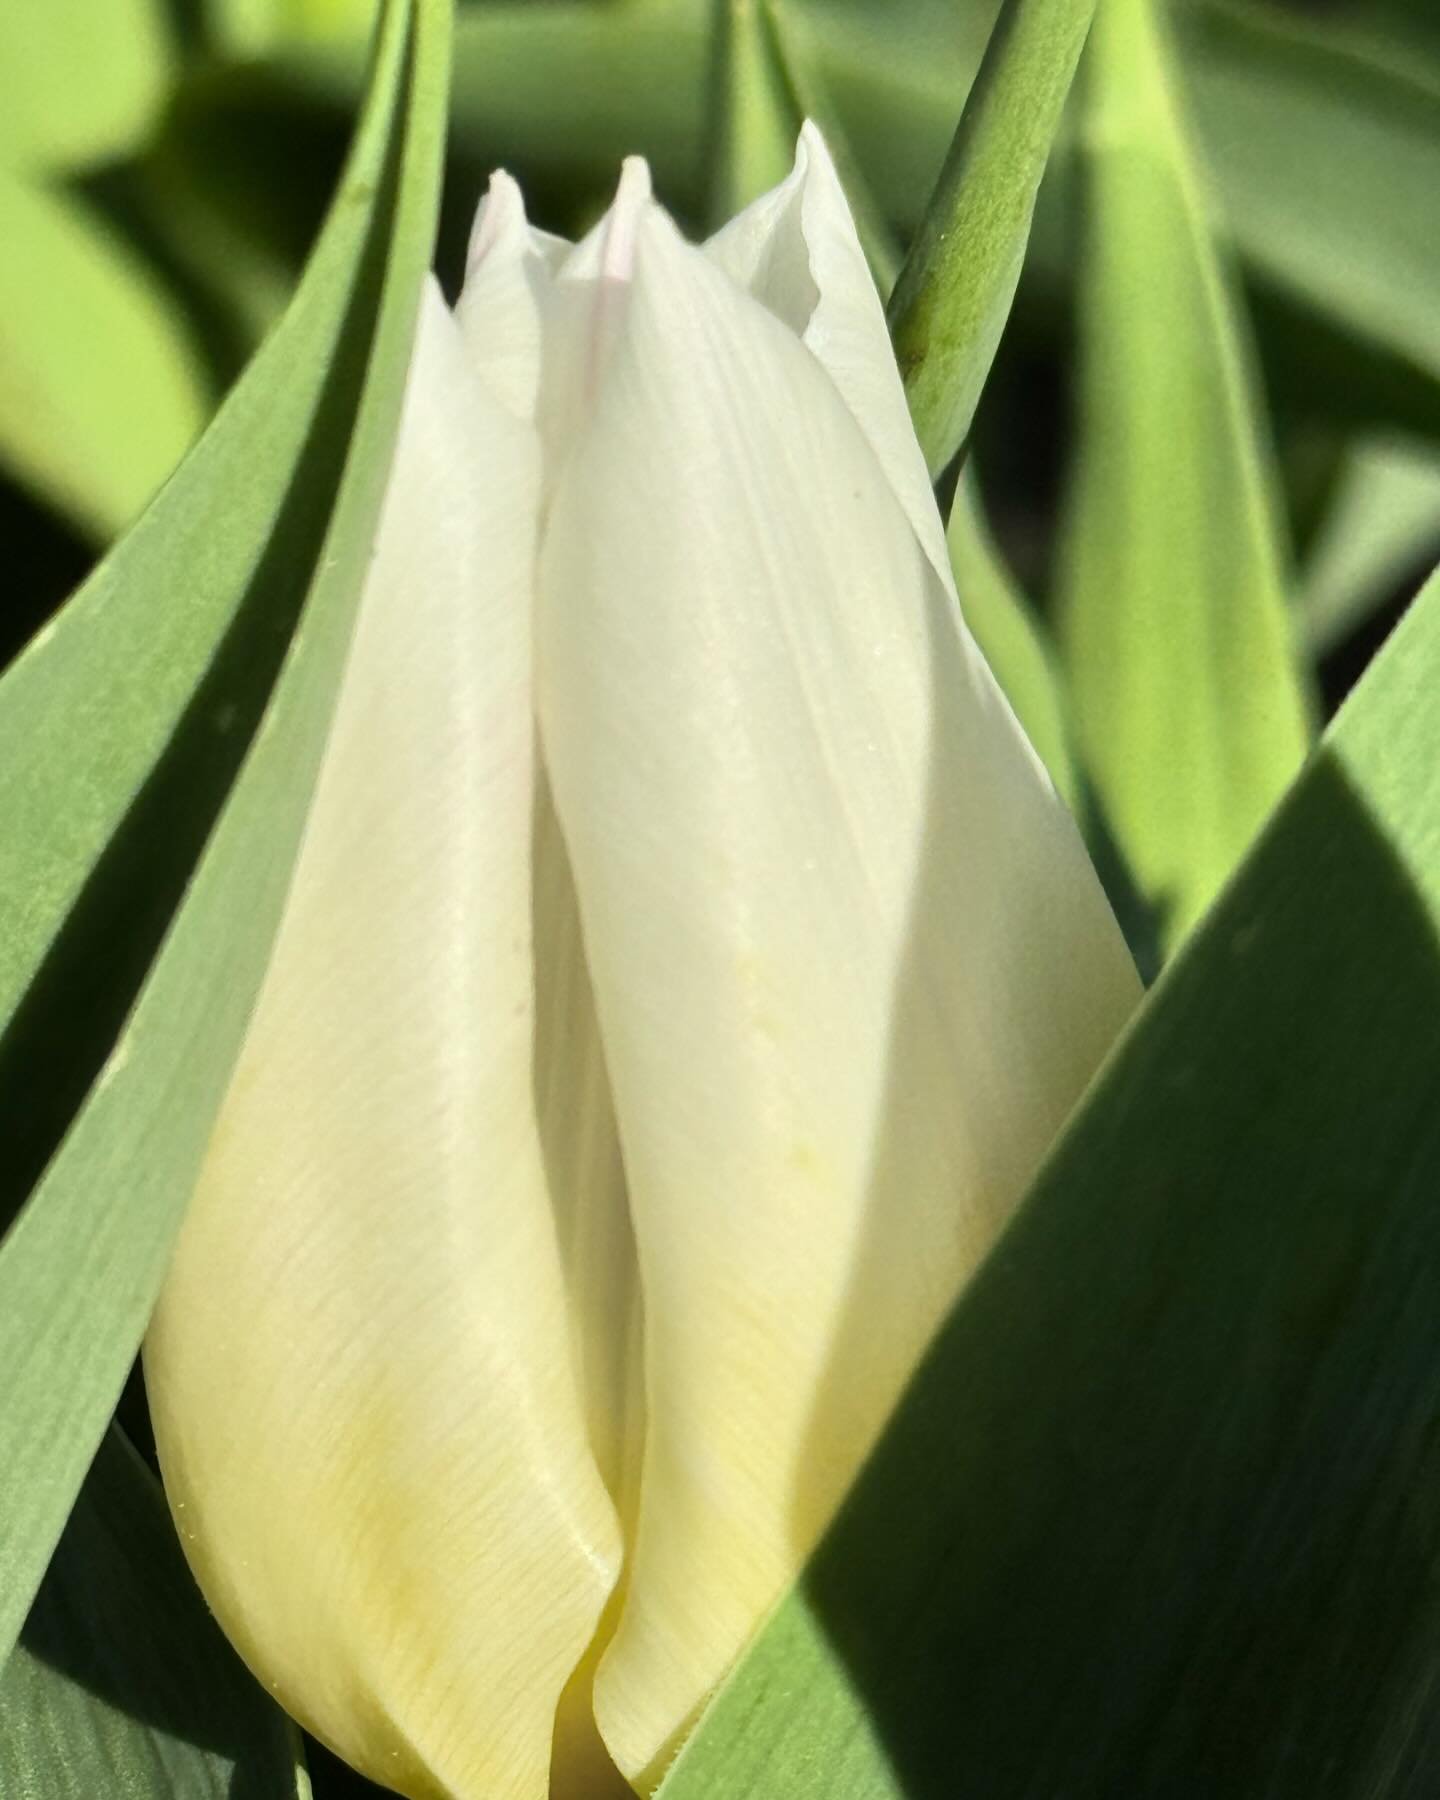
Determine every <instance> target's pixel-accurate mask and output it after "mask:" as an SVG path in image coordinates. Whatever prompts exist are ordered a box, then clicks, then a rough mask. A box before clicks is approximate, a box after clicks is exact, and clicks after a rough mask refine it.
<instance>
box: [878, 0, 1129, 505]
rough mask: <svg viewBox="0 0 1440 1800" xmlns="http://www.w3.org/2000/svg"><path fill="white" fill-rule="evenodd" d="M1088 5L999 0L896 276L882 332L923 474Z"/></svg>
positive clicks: (1035, 181) (1057, 109)
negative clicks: (886, 330)
mask: <svg viewBox="0 0 1440 1800" xmlns="http://www.w3.org/2000/svg"><path fill="white" fill-rule="evenodd" d="M1094 11H1095V0H1005V5H1004V6H1003V7H1002V9H1001V12H1000V17H999V19H998V20H997V21H996V25H995V30H994V33H993V34H992V36H991V39H990V43H989V45H988V47H987V49H986V52H985V58H984V61H983V62H982V63H981V65H980V73H979V75H978V76H977V77H976V80H975V85H974V87H973V88H971V90H970V93H969V96H968V98H967V99H966V101H965V108H964V111H963V112H962V113H961V115H960V123H959V126H958V127H957V129H956V132H955V139H954V142H953V143H952V145H951V147H950V154H949V155H948V156H947V158H946V159H945V166H944V168H943V169H942V171H941V173H940V180H939V182H938V184H937V186H936V189H935V192H934V195H933V196H932V197H931V201H930V204H929V206H928V207H927V208H926V211H925V216H924V218H923V219H922V220H921V222H920V228H919V230H918V231H917V233H916V235H915V240H914V242H913V244H912V245H911V247H910V253H909V255H908V256H907V257H906V259H905V264H904V266H903V267H902V269H901V270H900V275H899V279H898V280H897V281H896V283H895V291H894V293H893V294H892V295H891V298H890V309H889V311H890V335H891V337H892V339H893V340H894V344H895V354H896V358H897V360H898V361H899V364H900V371H901V374H902V375H903V376H904V378H905V392H906V396H907V398H908V399H909V402H910V414H911V417H912V418H913V419H914V421H915V430H916V434H917V436H918V437H919V439H920V443H921V447H922V448H923V449H924V451H925V457H926V461H927V462H928V463H929V465H930V469H931V472H932V473H938V472H939V471H940V470H941V469H943V468H945V467H946V466H947V465H948V464H949V463H950V461H951V460H952V458H953V457H954V456H955V454H956V452H957V451H958V450H959V449H960V448H961V446H962V445H963V444H964V442H965V439H966V437H967V436H968V435H969V431H970V421H971V419H972V418H973V417H974V413H975V407H976V405H977V403H978V401H979V399H980V391H981V389H982V388H983V387H984V385H985V377H986V376H987V375H988V374H989V373H990V364H991V363H992V361H993V360H994V357H995V351H996V349H997V347H998V345H999V343H1000V334H1001V332H1002V331H1003V330H1004V328H1005V321H1006V319H1007V318H1008V317H1009V315H1010V304H1011V302H1012V301H1013V299H1014V298H1015V289H1016V286H1017V284H1018V283H1019V280H1020V267H1021V264H1022V263H1023V262H1024V260H1025V245H1026V242H1027V240H1028V238H1029V236H1030V220H1031V218H1032V216H1033V214H1034V211H1035V195H1036V192H1037V190H1038V189H1039V186H1040V177H1041V176H1042V175H1043V174H1044V172H1045V163H1046V159H1047V158H1048V156H1049V154H1050V146H1051V143H1052V142H1053V140H1054V137H1055V132H1056V129H1057V128H1058V126H1059V123H1060V113H1061V109H1062V108H1063V106H1064V104H1065V96H1066V95H1067V94H1068V93H1069V91H1070V81H1071V77H1072V76H1073V75H1074V73H1075V64H1076V62H1077V61H1078V59H1079V56H1080V51H1081V48H1082V46H1083V45H1084V42H1085V34H1086V33H1087V31H1088V30H1089V29H1090V20H1091V17H1092V15H1093V14H1094Z"/></svg>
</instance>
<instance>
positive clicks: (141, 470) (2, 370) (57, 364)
mask: <svg viewBox="0 0 1440 1800" xmlns="http://www.w3.org/2000/svg"><path fill="white" fill-rule="evenodd" d="M0 240H3V242H4V244H5V246H6V252H5V255H4V257H3V258H0V458H3V459H4V461H5V462H6V463H7V464H8V465H9V467H10V468H11V470H12V471H13V472H14V473H15V474H16V475H17V476H18V477H19V478H20V479H21V480H22V481H23V482H24V483H25V484H26V485H27V486H28V487H29V488H31V489H32V490H33V491H34V492H35V493H36V494H38V495H39V496H40V497H41V498H42V499H44V500H46V501H48V502H49V503H50V504H51V505H52V506H54V507H55V508H56V509H57V510H58V511H59V512H61V513H62V514H64V515H65V516H66V517H67V518H68V519H70V520H71V521H72V522H73V523H74V524H76V525H78V526H79V527H80V528H81V529H82V530H83V531H85V532H87V533H88V534H90V535H92V536H94V537H97V538H100V539H101V540H105V539H108V538H110V537H111V536H113V535H114V534H115V533H116V532H117V531H119V530H120V528H121V527H122V526H125V525H128V524H129V523H130V521H131V519H132V518H133V517H134V516H135V514H136V513H137V512H138V511H139V510H140V508H141V507H142V506H143V505H144V503H145V502H146V501H147V500H148V499H149V498H150V496H151V495H152V494H153V493H154V491H155V489H156V488H157V487H158V486H159V485H160V483H161V482H162V481H163V480H164V479H165V477H166V476H167V475H168V474H169V473H170V471H171V470H172V469H173V468H174V467H175V465H176V463H177V462H179V460H180V458H181V456H182V455H183V454H184V453H185V451H186V450H187V449H188V448H189V446H190V444H191V442H192V440H193V439H194V438H195V437H196V436H197V435H198V434H199V431H200V428H201V427H202V426H203V424H204V423H205V420H206V419H207V418H208V416H209V413H210V405H211V396H210V393H209V391H208V388H207V385H206V382H205V379H204V375H203V372H202V370H201V367H200V363H199V359H198V358H197V356H196V353H195V349H194V346H193V345H192V344H191V343H190V341H189V338H188V333H187V329H186V325H185V321H184V319H183V318H182V317H181V315H180V313H179V311H178V309H177V308H176V306H175V304H174V302H173V300H172V299H171V298H170V296H168V295H167V294H166V293H165V291H164V290H163V288H162V287H161V286H160V285H159V283H158V282H157V281H156V280H155V278H154V277H153V275H151V274H150V272H149V271H148V270H147V269H146V268H145V267H144V265H143V264H142V263H141V262H140V261H139V260H138V258H137V257H136V256H135V255H134V254H133V252H131V251H130V250H128V249H127V247H126V245H125V244H124V242H123V241H122V240H121V239H119V238H118V237H117V235H116V234H115V232H114V230H113V228H111V227H109V226H107V224H106V222H105V221H104V220H103V219H101V218H100V217H98V216H97V215H96V214H95V213H94V212H93V211H92V210H91V209H90V208H88V207H87V206H86V205H85V204H84V203H83V202H82V201H81V200H79V199H78V198H76V197H75V196H73V195H71V194H69V193H66V192H65V191H64V190H61V189H54V188H50V187H47V186H45V185H43V184H42V183H40V182H36V181H30V180H26V179H22V178H20V177H17V176H13V175H7V174H5V173H3V172H0Z"/></svg>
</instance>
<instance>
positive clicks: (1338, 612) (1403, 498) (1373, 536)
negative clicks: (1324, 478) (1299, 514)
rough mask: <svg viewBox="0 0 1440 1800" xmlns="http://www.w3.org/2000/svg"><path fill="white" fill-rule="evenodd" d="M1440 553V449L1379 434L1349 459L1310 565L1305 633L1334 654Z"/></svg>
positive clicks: (1312, 548) (1365, 441) (1305, 583)
mask: <svg viewBox="0 0 1440 1800" xmlns="http://www.w3.org/2000/svg"><path fill="white" fill-rule="evenodd" d="M1437 551H1440V446H1436V445H1432V444H1426V443H1422V442H1419V441H1416V440H1412V439H1408V438H1395V437H1375V438H1368V439H1363V440H1361V441H1360V442H1359V443H1357V444H1355V445H1354V446H1353V447H1352V448H1351V450H1350V452H1349V454H1348V455H1347V456H1346V458H1345V461H1344V464H1343V466H1342V469H1341V473H1340V477H1339V480H1338V482H1337V484H1336V489H1335V493H1334V495H1333V498H1332V500H1331V503H1330V506H1329V509H1328V511H1327V513H1326V516H1325V519H1324V521H1323V523H1322V524H1321V526H1320V529H1319V532H1318V533H1317V535H1316V538H1315V541H1314V543H1313V544H1312V545H1311V546H1310V553H1309V556H1308V558H1307V560H1306V564H1305V569H1304V578H1303V583H1302V587H1301V595H1300V605H1301V610H1302V614H1303V618H1304V626H1305V632H1306V635H1307V636H1308V638H1309V640H1310V642H1311V644H1312V645H1313V646H1314V647H1315V648H1316V649H1317V650H1319V651H1325V650H1329V649H1332V648H1333V647H1334V646H1335V645H1336V644H1337V643H1338V642H1339V641H1340V639H1341V638H1343V637H1344V636H1345V634H1346V633H1347V632H1348V631H1350V630H1351V629H1353V627H1355V626H1356V625H1358V624H1360V623H1361V622H1362V621H1363V620H1364V619H1365V618H1366V617H1367V616H1368V615H1369V614H1370V612H1371V611H1372V610H1373V609H1374V608H1375V607H1376V606H1377V605H1379V604H1380V603H1381V602H1383V601H1384V600H1385V599H1387V598H1388V597H1389V596H1390V594H1391V593H1392V592H1393V591H1394V589H1395V587H1396V585H1397V584H1398V583H1400V582H1403V581H1404V580H1405V579H1406V578H1407V577H1409V576H1411V575H1412V574H1413V573H1414V572H1415V571H1416V570H1417V569H1418V568H1419V567H1420V566H1421V564H1422V563H1426V562H1433V561H1434V559H1435V555H1436V552H1437Z"/></svg>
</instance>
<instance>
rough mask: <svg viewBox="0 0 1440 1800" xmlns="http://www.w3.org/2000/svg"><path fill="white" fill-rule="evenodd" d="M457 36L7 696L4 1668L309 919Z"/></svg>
mask: <svg viewBox="0 0 1440 1800" xmlns="http://www.w3.org/2000/svg"><path fill="white" fill-rule="evenodd" d="M412 14H413V16H412ZM412 26H413V29H412ZM447 26H448V8H447V7H446V6H445V5H444V4H443V0H419V4H418V7H415V8H412V7H411V6H410V5H409V4H406V3H405V0H397V3H396V4H393V5H392V6H391V7H390V8H389V10H388V13H387V17H386V21H385V24H384V26H383V28H382V37H381V43H380V49H379V54H378V60H377V64H376V78H375V82H374V85H373V88H372V94H371V101H370V106H369V109H368V111H367V115H366V118H365V121H364V123H363V125H362V128H361V132H360V135H359V138H358V139H357V146H356V150H355V153H354V156H353V158H352V163H351V167H350V170H349V173H348V175H347V177H346V180H345V182H344V183H343V185H342V189H341V192H340V195H339V198H338V200H337V202H336V206H335V209H334V212H333V214H332V221H331V225H330V227H329V228H328V229H327V233H326V237H325V239H324V240H323V242H322V245H321V247H320V249H319V251H318V252H317V257H316V260H315V263H314V264H313V265H312V268H311V271H310V275H309V277H308V278H307V281H306V284H305V286H304V289H303V290H302V293H301V295H300V297H299V298H298V299H297V302H296V304H295V306H294V308H293V309H292V312H291V313H290V314H289V315H287V319H286V321H285V323H283V324H282V326H281V327H280V329H279V330H278V331H277V334H276V336H275V338H274V339H272V341H271V344H270V345H269V346H268V347H267V349H266V350H265V351H264V352H262V354H261V356H260V357H259V358H258V359H257V361H256V363H255V364H254V365H253V366H252V370H251V372H250V374H249V375H248V376H247V377H246V379H245V380H244V381H242V383H241V385H240V387H239V388H238V389H237V391H236V393H235V394H234V395H233V396H232V398H231V401H230V402H229V403H228V404H227V406H226V408H225V409H224V410H223V411H222V413H221V415H220V417H219V418H218V419H217V421H216V423H215V425H214V426H213V427H212V429H211V431H210V432H209V433H207V435H206V437H205V439H204V440H202V443H201V445H200V446H199V447H198V448H197V450H196V452H195V453H194V455H193V456H192V458H191V459H189V461H187V463H186V465H185V467H184V468H183V469H182V470H181V472H180V473H179V475H177V477H176V479H175V481H174V483H172V484H171V486H170V487H169V488H168V489H167V490H166V492H165V493H164V494H163V495H162V496H161V498H160V500H159V501H158V502H157V504H156V506H155V507H153V508H152V509H151V511H150V512H149V513H148V514H147V515H146V516H145V518H144V519H142V520H141V521H140V523H139V525H138V526H137V527H136V529H135V531H134V532H133V533H131V534H130V536H129V537H127V539H126V540H125V542H124V543H123V544H122V545H121V546H120V548H119V549H117V551H116V552H115V554H114V556H113V557H112V558H111V559H110V560H109V561H108V562H107V564H106V565H105V566H104V567H103V568H102V569H101V570H100V571H99V573H98V574H97V576H96V577H95V579H94V580H93V581H92V582H91V583H90V584H88V585H87V587H86V589H85V590H83V591H82V593H81V594H80V595H79V596H77V598H76V599H75V601H74V602H72V604H71V606H70V607H69V608H67V610H66V612H65V613H64V614H63V615H62V616H61V618H60V619H59V620H57V621H56V623H55V626H54V628H53V631H52V632H50V633H47V634H42V639H41V640H40V641H38V642H37V643H36V644H35V645H33V646H32V647H31V649H30V650H29V651H28V652H27V653H26V655H25V656H24V657H22V659H21V660H20V662H19V663H18V664H17V665H16V666H15V668H14V669H13V670H12V671H11V673H10V675H9V676H8V677H7V680H6V681H5V683H4V684H3V685H0V742H3V746H4V754H3V756H0V767H3V773H0V783H3V791H0V819H3V830H4V833H5V839H4V843H3V852H4V863H3V868H4V872H5V874H4V879H5V887H6V890H7V893H8V894H9V895H10V896H12V897H13V901H12V903H11V904H9V905H7V913H6V919H7V931H6V936H5V939H4V941H3V945H0V949H3V955H0V1008H3V1011H0V1017H5V1018H6V1019H7V1026H6V1030H5V1035H4V1038H3V1040H0V1059H3V1067H4V1071H5V1072H7V1073H14V1074H15V1075H16V1079H15V1080H14V1081H11V1082H8V1083H5V1084H0V1092H3V1094H4V1103H5V1107H6V1118H5V1121H4V1122H5V1125H6V1127H7V1132H8V1135H7V1136H5V1139H4V1156H3V1166H0V1177H3V1187H0V1194H3V1197H4V1199H5V1201H7V1202H9V1203H10V1205H12V1206H13V1204H14V1203H15V1201H16V1200H20V1201H21V1202H22V1204H21V1207H20V1211H19V1213H18V1216H17V1217H16V1219H15V1222H14V1223H13V1224H12V1225H11V1226H10V1229H9V1232H8V1234H7V1235H6V1237H5V1239H4V1241H3V1243H0V1368H3V1370H4V1371H5V1380H4V1387H3V1397H0V1470H3V1474H0V1514H3V1516H4V1518H5V1521H6V1530H5V1534H4V1536H3V1538H0V1649H3V1648H5V1647H8V1645H9V1644H10V1643H11V1642H12V1641H13V1638H14V1634H15V1631H16V1629H17V1628H18V1625H19V1622H20V1619H21V1618H22V1617H23V1616H24V1612H25V1610H26V1608H27V1606H28V1604H29V1601H30V1599H31V1597H32V1595H33V1593H34V1591H35V1587H36V1585H37V1583H38V1581H39V1578H40V1575H41V1572H42V1571H43V1568H44V1565H45V1562H46V1560H47V1558H48V1556H49V1553H50V1551H51V1549H52V1547H53V1545H54V1544H55V1542H56V1540H57V1538H58V1536H59V1532H60V1528H61V1525H62V1524H63V1522H64V1518H65V1516H66V1513H67V1512H68V1510H69V1507H70V1504H71V1502H72V1500H73V1498H74V1495H75V1493H76V1491H77V1489H78V1487H79V1485H80V1480H81V1477H82V1476H83V1473H84V1469H85V1466H86V1464H87V1462H88V1461H89V1459H90V1457H91V1455H92V1454H93V1452H94V1449H95V1446H96V1444H97V1443H98V1441H99V1439H100V1435H101V1433H102V1431H103V1429H104V1424H105V1420H106V1419H107V1417H108V1416H109V1414H110V1411H111V1410H112V1408H113V1406H114V1403H115V1399H116V1397H117V1395H118V1393H119V1389H120V1385H121V1382H122V1380H123V1378H124V1374H125V1371H126V1369H127V1368H128V1366H129V1364H130V1361H131V1360H132V1358H133V1356H134V1352H135V1349H136V1346H137V1344H138V1341H139V1337H140V1333H141V1331H142V1330H143V1327H144V1324H145V1320H146V1318H147V1316H148V1313H149V1310H150V1306H151V1304H152V1302H153V1297H154V1293H155V1290H156V1288H157V1285H158V1283H159V1280H160V1277H161V1274H162V1272H163V1267H164V1262H165V1257H166V1254H167V1251H168V1247H169V1243H170V1240H171V1237H172V1235H173V1232H174V1230H175V1228H176V1227H177V1225H178V1223H179V1218H180V1214H181V1212H182V1210H183V1207H184V1203H185V1200H186V1198H187V1196H188V1193H189V1191H190V1187H191V1185H192V1184H193V1180H194V1176H195V1172H196V1169H197V1167H198V1163H199V1159H200V1156H201V1154H202V1153H203V1148H204V1144H205V1141H206V1138H207V1136H208V1133H209V1129H210V1125H211V1122H212V1120H213V1118H214V1115H215V1112H216V1110H217V1108H218V1105H219V1102H220V1099H221V1097H222V1094H223V1091H224V1086H225V1083H226V1080H227V1078H228V1074H229V1070H230V1067H231V1064H232V1062H233V1059H234V1056H235V1053H236V1050H237V1048H238V1045H239V1041H240V1037H241V1035H242V1032H243V1029H244V1025H245V1020H246V1017H247V1014H248V1012H249V1009H250V1005H251V1003H252V1000H253V996H254V993H255V991H256V988H257V985H258V982H259V979H260V975H261V972H262V969H263V964H264V960H265V956H266V954H267V951H268V947H269V944H270V940H271V936H272V934H273V930H274V926H275V922H276V919H277V916H278V912H279V908H280V905H281V902H282V900H283V896H284V891H285V885H286V882H287V879H288V875H289V870H290V867H291V864H292V861H293V856H294V851H295V847H296V844H297V842H298V838H299V833H300V830H301V827H302V824H303V819H304V813H305V808H306V805H307V802H308V795H309V790H310V785H311V783H312V781H313V777H314V771H315V766H316V763H317V760H318V757H319V753H320V749H321V746H322V744H323V740H324V735H325V731H326V729H327V724H328V718H329V712H330V708H331V705H332V703H333V697H334V692H335V688H336V684H337V682H338V678H339V672H340V668H341V665H342V662H343V657H344V653H345V648H346V644H347V642H348V635H349V630H350V624H351V620H352V617H353V613H354V606H355V602H356V599H357V597H358V592H359V587H360V583H361V579H362V576H363V572H364V567H365V563H366V559H367V557H368V553H369V547H370V541H371V537H372V534H373V530H374V521H375V516H376V511H377V508H378V504H379V499H380V495H381V492H382V490H383V484H384V479H385V472H386V465H387V462H388V457H389V454H390V448H391V444H392V441H393V434H394V429H395V424H396V419H397V417H398V409H399V402H400V394H401V390H402V386H403V381H404V374H405V369H406V365H407V361H408V353H409V344H410V337H411V331H412V326H413V319H414V311H415V306H416V303H417V300H418V295H419V288H420V281H421V276H422V274H423V271H424V269H425V268H426V266H427V264H428V261H429V256H430V250H431V243H432V239H433V231H434V217H435V208H436V198H437V189H438V176H439V164H440V147H441V140H442V135H443V119H444V105H445V93H446V62H447V58H446V52H447V47H448V35H447ZM290 382H293V383H294V384H295V386H296V388H297V390H298V392H299V399H298V401H297V400H296V397H295V395H293V394H291V393H290V392H289V391H288V388H287V383H290ZM187 603H188V604H187ZM171 615H174V619H173V620H172V619H171ZM297 621H298V624H297ZM157 644H158V645H159V646H160V648H159V650H157ZM272 689H273V691H272ZM232 783H233V786H232ZM182 896H183V903H181V901H182ZM177 903H179V904H178V910H176V908H177ZM172 913H173V915H174V916H173V918H172ZM62 996H65V997H67V998H68V1000H69V1005H68V1006H66V1007H64V1008H63V1009H62V1008H61V1006H60V998H61V997H62ZM21 1072H23V1074H24V1077H25V1079H24V1080H20V1079H19V1075H20V1073H21ZM71 1113H73V1119H72V1118H70V1117H69V1116H68V1115H69V1114H71ZM36 1114H38V1117H37V1116H34V1115H36ZM37 1178H38V1179H37ZM32 1183H33V1184H34V1185H33V1187H32V1186H31V1184H32Z"/></svg>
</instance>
